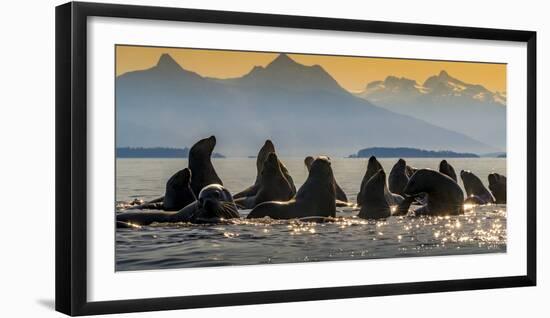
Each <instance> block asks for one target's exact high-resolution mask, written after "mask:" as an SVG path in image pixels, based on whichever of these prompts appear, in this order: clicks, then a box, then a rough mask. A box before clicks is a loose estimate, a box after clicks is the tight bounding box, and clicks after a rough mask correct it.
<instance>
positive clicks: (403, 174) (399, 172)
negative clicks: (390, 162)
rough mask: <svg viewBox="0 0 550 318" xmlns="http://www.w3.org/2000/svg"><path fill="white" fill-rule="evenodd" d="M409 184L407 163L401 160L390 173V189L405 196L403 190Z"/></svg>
mask: <svg viewBox="0 0 550 318" xmlns="http://www.w3.org/2000/svg"><path fill="white" fill-rule="evenodd" d="M408 182H409V176H407V163H406V162H405V160H403V159H399V160H398V161H397V163H396V164H395V165H394V166H393V168H392V169H391V171H390V176H389V177H388V188H389V190H390V192H392V193H395V194H399V195H401V196H402V195H403V189H405V187H406V186H407V183H408Z"/></svg>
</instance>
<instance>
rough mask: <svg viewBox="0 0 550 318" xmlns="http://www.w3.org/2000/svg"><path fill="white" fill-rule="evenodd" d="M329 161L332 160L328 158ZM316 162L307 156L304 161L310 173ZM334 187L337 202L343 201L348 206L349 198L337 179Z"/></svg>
mask: <svg viewBox="0 0 550 318" xmlns="http://www.w3.org/2000/svg"><path fill="white" fill-rule="evenodd" d="M327 158H328V157H327ZM328 159H329V160H330V158H328ZM314 160H315V159H314V158H313V157H312V156H307V157H306V158H305V159H304V164H305V165H306V168H307V171H309V170H310V169H311V164H312V163H313V161H314ZM334 187H335V191H336V200H339V201H342V203H343V204H344V205H347V202H348V196H347V195H346V193H345V192H344V190H342V188H341V187H340V185H339V184H338V182H336V178H335V179H334Z"/></svg>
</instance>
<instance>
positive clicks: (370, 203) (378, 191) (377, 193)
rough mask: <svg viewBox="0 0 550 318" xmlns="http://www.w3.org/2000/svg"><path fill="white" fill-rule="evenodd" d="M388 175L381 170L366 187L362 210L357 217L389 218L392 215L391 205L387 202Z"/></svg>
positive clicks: (363, 193)
mask: <svg viewBox="0 0 550 318" xmlns="http://www.w3.org/2000/svg"><path fill="white" fill-rule="evenodd" d="M385 187H386V173H385V172H384V170H382V169H380V170H378V172H376V173H375V174H374V175H373V176H372V177H371V178H370V179H369V180H368V181H367V183H366V184H365V185H364V189H363V191H362V195H363V198H362V199H361V202H363V204H362V205H361V210H360V211H359V214H358V215H357V216H358V217H360V218H363V219H380V218H387V217H389V216H390V215H391V209H390V205H389V204H388V201H387V200H386V196H385V193H384V189H385Z"/></svg>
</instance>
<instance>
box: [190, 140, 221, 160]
mask: <svg viewBox="0 0 550 318" xmlns="http://www.w3.org/2000/svg"><path fill="white" fill-rule="evenodd" d="M215 146H216V137H215V136H210V137H208V138H204V139H201V140H199V141H197V143H195V144H194V145H193V147H191V150H189V157H194V158H205V157H206V158H209V157H210V156H211V155H212V152H213V151H214V147H215Z"/></svg>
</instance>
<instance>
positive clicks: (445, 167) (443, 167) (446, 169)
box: [439, 160, 458, 182]
mask: <svg viewBox="0 0 550 318" xmlns="http://www.w3.org/2000/svg"><path fill="white" fill-rule="evenodd" d="M439 172H441V173H443V174H444V175H447V176H449V177H450V178H451V179H453V180H454V181H455V182H458V179H457V178H456V172H455V168H453V166H451V164H450V163H448V162H447V160H441V162H440V163H439Z"/></svg>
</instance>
